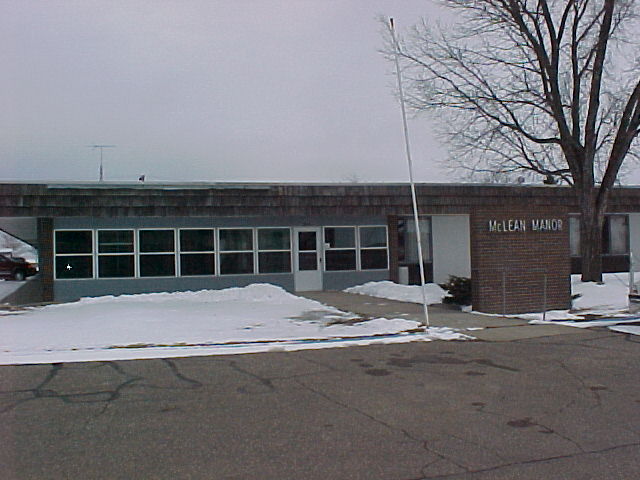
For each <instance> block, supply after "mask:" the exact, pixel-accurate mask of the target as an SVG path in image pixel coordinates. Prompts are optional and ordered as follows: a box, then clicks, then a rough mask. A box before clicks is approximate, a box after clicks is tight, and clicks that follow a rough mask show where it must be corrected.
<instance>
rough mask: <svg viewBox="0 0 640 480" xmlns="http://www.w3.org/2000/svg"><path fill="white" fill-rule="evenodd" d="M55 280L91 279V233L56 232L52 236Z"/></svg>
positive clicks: (76, 231)
mask: <svg viewBox="0 0 640 480" xmlns="http://www.w3.org/2000/svg"><path fill="white" fill-rule="evenodd" d="M54 248H55V271H56V278H57V279H66V278H93V232H92V231H91V230H58V231H56V232H55V234H54Z"/></svg>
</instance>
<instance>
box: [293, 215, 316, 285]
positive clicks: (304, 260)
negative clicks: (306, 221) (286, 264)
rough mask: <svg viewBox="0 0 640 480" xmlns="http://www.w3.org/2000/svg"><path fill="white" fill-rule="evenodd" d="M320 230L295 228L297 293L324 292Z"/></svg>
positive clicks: (294, 268)
mask: <svg viewBox="0 0 640 480" xmlns="http://www.w3.org/2000/svg"><path fill="white" fill-rule="evenodd" d="M320 246H321V243H320V228H317V227H315V228H314V227H299V228H294V239H293V248H294V258H293V264H294V266H293V273H294V282H295V289H296V291H297V292H308V291H311V290H322V250H321V247H320Z"/></svg>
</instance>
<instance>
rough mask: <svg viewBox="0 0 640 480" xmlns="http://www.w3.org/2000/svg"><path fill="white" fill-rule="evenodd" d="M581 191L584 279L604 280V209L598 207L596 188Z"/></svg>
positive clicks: (581, 246)
mask: <svg viewBox="0 0 640 480" xmlns="http://www.w3.org/2000/svg"><path fill="white" fill-rule="evenodd" d="M584 190H587V189H583V191H581V192H580V255H581V257H582V281H583V282H602V229H603V227H604V209H602V208H598V207H599V206H598V204H597V202H596V197H597V195H596V190H595V189H594V188H590V189H588V190H587V191H584Z"/></svg>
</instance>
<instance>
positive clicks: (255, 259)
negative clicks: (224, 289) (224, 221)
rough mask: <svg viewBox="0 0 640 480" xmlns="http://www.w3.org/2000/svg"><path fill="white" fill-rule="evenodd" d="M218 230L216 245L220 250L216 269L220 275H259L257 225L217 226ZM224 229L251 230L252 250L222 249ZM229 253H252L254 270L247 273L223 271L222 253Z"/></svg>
mask: <svg viewBox="0 0 640 480" xmlns="http://www.w3.org/2000/svg"><path fill="white" fill-rule="evenodd" d="M216 230H217V236H216V242H217V243H216V245H217V247H218V252H217V255H218V256H217V258H216V259H217V262H216V263H217V265H216V269H217V272H218V275H219V276H221V277H227V276H232V275H257V273H256V272H257V271H258V270H257V269H258V265H257V262H258V256H257V255H256V247H257V245H256V244H257V233H256V230H257V228H256V227H218V228H216ZM222 230H250V231H251V242H252V244H251V250H222V242H221V241H220V232H221V231H222ZM227 253H251V255H252V256H253V262H252V265H253V271H252V272H249V273H246V272H243V273H222V260H221V258H222V255H224V254H227Z"/></svg>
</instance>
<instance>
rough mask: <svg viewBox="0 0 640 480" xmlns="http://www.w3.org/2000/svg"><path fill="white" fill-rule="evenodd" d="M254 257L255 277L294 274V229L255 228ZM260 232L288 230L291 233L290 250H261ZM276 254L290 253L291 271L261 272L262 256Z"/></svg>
mask: <svg viewBox="0 0 640 480" xmlns="http://www.w3.org/2000/svg"><path fill="white" fill-rule="evenodd" d="M254 230H255V233H254V236H255V239H254V250H255V253H254V256H255V268H254V272H255V273H254V275H280V274H291V273H293V229H292V228H291V227H271V226H269V227H255V228H254ZM260 230H288V231H289V248H288V249H261V248H260ZM274 252H283V253H284V252H289V270H288V271H285V272H261V271H260V254H261V253H274Z"/></svg>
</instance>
